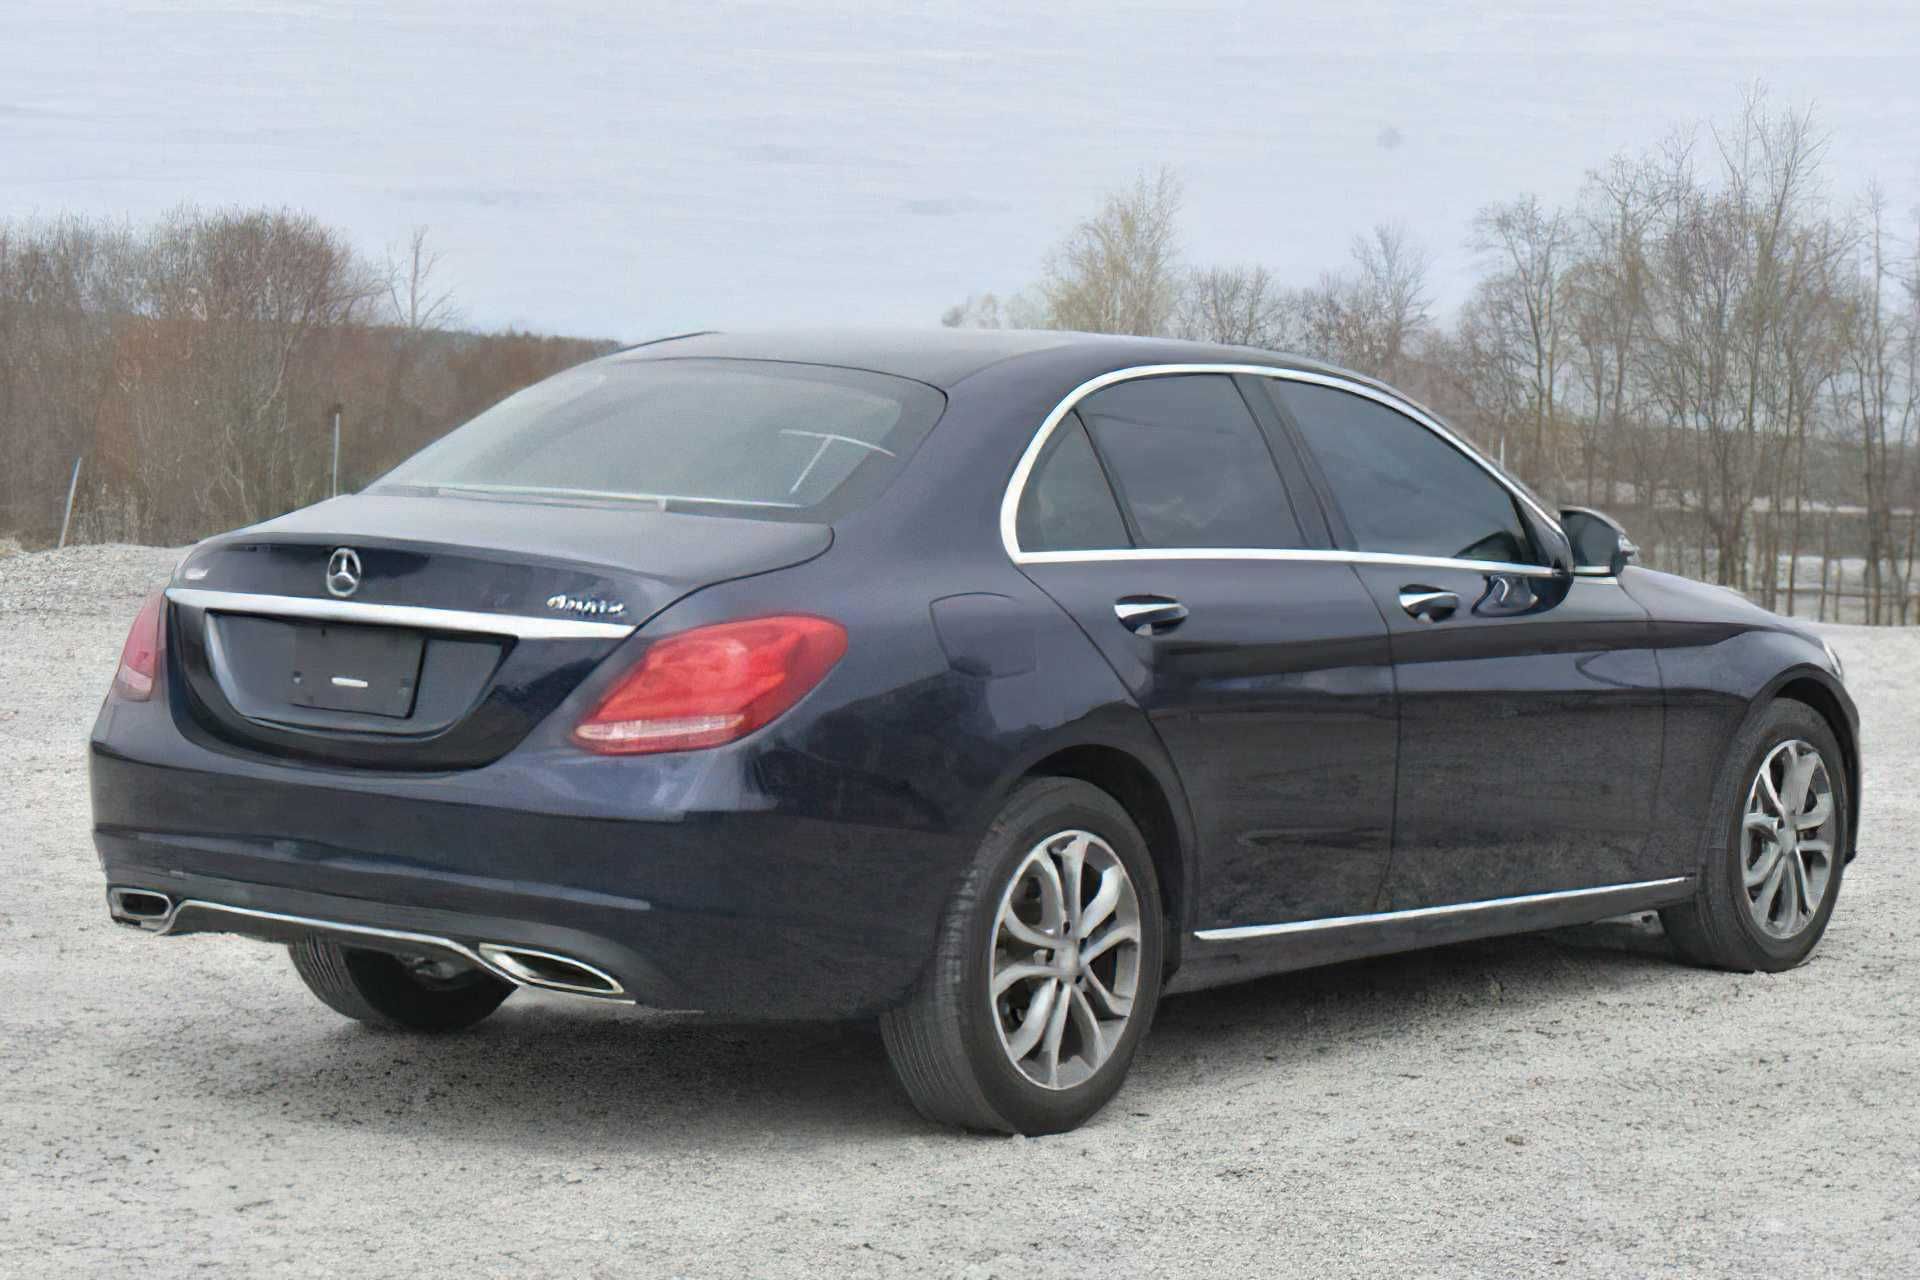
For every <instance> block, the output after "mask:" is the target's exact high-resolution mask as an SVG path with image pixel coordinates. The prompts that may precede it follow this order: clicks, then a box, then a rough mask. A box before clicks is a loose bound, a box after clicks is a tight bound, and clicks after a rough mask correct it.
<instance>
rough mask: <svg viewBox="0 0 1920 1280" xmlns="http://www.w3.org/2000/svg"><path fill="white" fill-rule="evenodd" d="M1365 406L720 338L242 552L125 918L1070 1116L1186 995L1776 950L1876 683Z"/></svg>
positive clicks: (960, 1100)
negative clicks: (1308, 977) (1463, 954)
mask: <svg viewBox="0 0 1920 1280" xmlns="http://www.w3.org/2000/svg"><path fill="white" fill-rule="evenodd" d="M1631 557H1632V547H1631V544H1630V543H1628V542H1627V540H1626V537H1625V535H1624V533H1623V532H1622V531H1621V529H1620V528H1619V526H1617V525H1616V524H1614V523H1613V522H1612V521H1611V520H1610V519H1608V518H1607V517H1605V516H1603V515H1601V514H1599V513H1597V512H1593V511H1588V510H1577V509H1576V510H1564V511H1563V510H1555V509H1553V508H1551V507H1549V506H1548V505H1546V504H1544V503H1543V502H1542V501H1541V500H1540V499H1539V498H1538V497H1536V496H1535V495H1534V494H1532V493H1531V492H1530V491H1529V490H1528V489H1527V488H1525V487H1524V486H1522V485H1521V484H1519V483H1517V482H1516V481H1515V480H1513V479H1512V478H1510V477H1509V476H1508V475H1506V474H1505V473H1504V472H1503V471H1502V469H1501V468H1500V467H1499V466H1497V465H1495V464H1494V463H1493V462H1491V461H1490V460H1489V459H1487V458H1486V457H1484V456H1482V455H1481V454H1480V453H1478V452H1476V451H1475V450H1474V449H1473V448H1472V447H1470V446H1469V445H1468V444H1467V443H1466V442H1465V441H1464V440H1462V439H1461V438H1460V437H1459V436H1458V435H1456V434H1455V433H1454V432H1452V431H1450V430H1449V429H1448V428H1447V427H1446V425H1445V424H1443V423H1442V422H1441V421H1439V420H1438V419H1436V418H1435V417H1434V416H1433V415H1432V414H1430V413H1428V412H1426V411H1424V410H1423V409H1421V408H1420V407H1419V406H1418V405H1417V404H1415V403H1413V402H1412V401H1410V400H1409V399H1407V398H1406V397H1404V396H1402V395H1399V394H1397V393H1396V392H1395V391H1393V390H1392V389H1391V388H1389V387H1386V386H1383V385H1381V384H1380V383H1378V382H1375V381H1371V380H1369V379H1366V378H1363V377H1359V376H1356V375H1354V374H1351V373H1346V372H1343V371H1341V370H1339V369H1335V368H1330V367H1327V366H1324V365H1320V364H1316V363H1312V362H1308V361H1303V360H1296V359H1290V358H1285V357H1281V356H1276V355H1272V354H1269V353H1266V352H1261V351H1252V350H1247V349H1242V348H1226V347H1210V346H1202V345H1196V344H1189V343H1180V342H1171V341H1159V340H1147V339H1128V338H1110V337H1092V336H1086V335H1074V334H1060V333H1009V332H970V333H966V332H954V331H947V332H940V331H936V332H927V333H915V332H903V333H896V334H846V333H842V334H836V333H815V334H786V335H780V334H773V335H757V336H755V335H737V336H729V335H723V334H705V335H693V336H688V337H685V338H680V339H675V340H668V341H663V342H659V343H654V344H650V345H645V346H641V347H638V348H634V349H630V350H627V351H624V352H620V353H617V354H615V355H611V356H608V357H606V358H604V359H600V360H596V361H593V362H591V363H588V364H585V365H583V366H580V367H578V368H575V369H573V370H571V371H569V372H566V373H563V374H560V375H559V376H557V377H554V378H552V379H549V380H548V381H545V382H542V383H540V384H538V385H536V386H534V387H531V388H530V389H528V390H525V391H523V392H521V393H519V394H518V395H515V396H513V397H511V398H509V399H507V400H505V401H503V402H502V403H500V404H499V405H497V406H495V407H494V408H492V409H490V410H488V411H487V412H485V413H483V414H481V415H480V416H479V417H478V418H476V419H474V420H473V421H472V422H470V423H468V424H467V425H466V426H464V427H461V428H459V429H458V430H456V431H454V432H452V433H451V434H449V435H447V436H445V437H444V438H443V439H441V440H440V441H438V442H437V443H435V444H433V445H432V446H430V447H428V448H427V449H425V450H423V451H422V452H421V453H419V454H417V455H416V456H414V457H413V458H412V459H411V460H409V461H407V462H405V463H404V464H402V465H401V466H400V467H398V468H397V469H396V470H394V471H392V472H391V473H390V474H388V475H386V476H385V477H383V478H382V479H380V480H379V481H378V482H377V483H375V484H373V485H371V486H370V487H368V488H367V489H366V490H364V491H363V492H360V493H355V494H352V495H349V496H343V497H338V498H334V499H332V500H329V501H325V502H321V503H319V504H318V505H315V506H312V507H308V508H306V509H304V510H300V511H296V512H294V513H292V514H290V515H285V516H282V517H280V518H278V519H274V520H269V521H267V522H265V523H263V524H259V525H256V526H253V527H251V528H247V529H242V530H239V531H237V532H234V533H230V534H226V535H223V536H220V537H215V538H212V539H209V540H208V541H206V542H203V543H201V544H199V545H198V546H196V547H194V548H192V549H191V551H190V552H189V553H188V554H187V555H186V556H185V557H184V558H183V559H182V560H181V561H180V563H179V566H178V568H177V569H176V570H175V572H174V575H173V578H172V581H171V582H170V583H169V584H168V585H167V587H166V589H165V590H164V592H162V593H160V594H158V595H156V596H155V597H153V598H152V599H151V600H150V601H149V602H148V603H147V604H146V606H145V607H144V608H143V609H142V610H141V611H140V614H139V616H138V618H137V619H136V620H135V622H134V624H133V628H132V631H131V634H130V635H129V636H128V638H127V641H126V646H125V651H124V653H123V655H122V657H121V661H120V666H119V670H118V672H117V674H116V675H115V677H114V680H113V684H112V690H111V692H110V693H109V694H108V696H107V698H106V701H105V703H104V705H103V706H102V707H101V710H100V714H99V719H98V721H97V723H96V725H95V727H94V730H93V735H92V751H91V769H92V795H93V815H94V838H95V843H96V846H97V849H98V853H99V856H100V860H101V862H102V864H103V866H104V868H105V873H106V881H107V898H108V904H109V909H110V912H111V915H112V917H113V919H115V920H117V921H120V922H121V923H123V924H127V925H132V926H135V927H138V928H140V929H144V930H148V931H150V932H153V933H156V934H166V935H182V934H191V933H199V932H210V931H217V932H224V933H235V934H243V935H249V936H253V937H257V938H262V939H266V940H270V941H273V942H277V943H282V944H285V945H286V946H288V947H289V948H290V950H291V952H292V959H293V966H294V968H295V969H296V970H297V972H298V973H299V975H300V977H301V978H303V979H304V980H305V981H306V983H307V985H308V986H309V987H311V988H312V990H313V992H314V994H315V995H317V996H318V997H319V998H320V999H321V1000H322V1001H324V1002H325V1003H326V1004H327V1005H329V1006H331V1007H332V1008H333V1009H335V1010H338V1011H339V1012H340V1013H342V1014H345V1015H346V1016H348V1017H350V1018H356V1019H359V1020H361V1021H363V1022H367V1023H373V1024H380V1025H386V1026H390V1027H400V1028H410V1029H415V1030H420V1031H452V1030H456V1029H459V1028H462V1027H466V1026H468V1025H471V1024H473V1023H474V1022H476V1021H478V1020H479V1019H481V1018H484V1017H486V1016H487V1015H488V1014H489V1013H491V1012H492V1011H493V1010H494V1009H495V1008H496V1007H497V1006H499V1005H500V1003H501V1002H502V1001H503V1000H504V999H505V998H506V997H507V996H509V995H511V994H512V993H513V992H514V991H515V990H516V989H518V988H520V987H535V988H543V989H546V990H551V991H561V992H570V993H574V994H576V995H579V996H582V997H586V998H592V999H599V1000H614V1001H630V1002H637V1003H639V1004H643V1005H647V1006H655V1007H663V1008H672V1009H700V1010H711V1011H716V1012H723V1013H726V1014H731V1015H744V1016H766V1017H778V1018H877V1019H878V1021H879V1024H880V1027H881V1029H882V1032H883V1039H884V1042H885V1045H886V1048H887V1052H888V1053H889V1055H890V1056H891V1059H892V1062H893V1065H894V1067H895V1070H896V1074H897V1075H898V1077H899V1080H900V1082H901V1084H902V1085H903V1087H904V1089H905V1092H906V1094H907V1095H908V1096H909V1097H910V1098H911V1100H912V1101H913V1103H914V1104H915V1105H916V1106H917V1107H918V1108H919V1109H920V1110H921V1111H922V1112H923V1113H924V1114H925V1115H927V1116H928V1117H931V1118H933V1119H936V1120H940V1121H945V1122H950V1123H953V1124H957V1125H963V1126H967V1127H971V1128H976V1129H983V1130H1000V1131H1016V1132H1023V1133H1039V1132H1048V1131H1056V1130H1061V1129H1065V1128H1069V1127H1071V1126H1073V1125H1076V1124H1078V1123H1080V1122H1081V1121H1082V1120H1084V1119H1086V1118H1087V1117H1088V1116H1090V1115H1091V1114H1093V1113H1094V1112H1095V1111H1096V1110H1097V1109H1098V1108H1099V1107H1100V1106H1101V1105H1102V1104H1104V1103H1105V1102H1106V1101H1107V1100H1108V1099H1109V1098H1110V1097H1111V1096H1112V1095H1113V1093H1114V1092H1115V1090H1116V1089H1118V1088H1119V1086H1120V1084H1121V1080H1122V1077H1123V1076H1124V1075H1125V1073H1126V1071H1127V1068H1128V1065H1129V1063H1130V1062H1131V1060H1132V1059H1133V1057H1134V1054H1135V1052H1136V1050H1137V1049H1138V1047H1139V1044H1140V1041H1141V1038H1142V1037H1143V1036H1144V1035H1145V1034H1146V1032H1147V1029H1148V1026H1149V1024H1150V1023H1151V1022H1152V1019H1153V1014H1154V1009H1155V1006H1156V1005H1157V1004H1158V1002H1159V1000H1160V999H1161V998H1162V996H1164V995H1166V994H1168V993H1170V992H1175V991H1181V990H1191V989H1194V988H1199V987H1204V986H1208V985H1211V984H1218V983H1224V982H1233V981H1239V980H1241V979H1247V978H1254V977H1259V976H1262V975H1267V974H1273V973H1277V972H1281V971H1285V970H1290V969H1297V968H1301V967H1305V966H1310V965H1318V964H1325V963H1328V962H1333V961H1340V960H1345V959H1349V958H1353V957H1359V956H1367V955H1373V954H1378V953H1383V952H1390V951H1397V950H1403V949H1408V948H1415V947H1425V946H1430V945H1434V944H1439V943H1446V942H1452V941H1457V940H1461V939H1469V938H1476V937H1482V936H1486V935H1492V934H1502V933H1511V932H1517V931H1524V930H1536V929H1542V928H1548V927H1554V926H1561V925H1568V924H1574V923H1578V922H1583V921H1590V920H1595V919H1599V918H1603V917H1609V916H1614V915H1620V914H1625V913H1629V912H1638V911H1649V910H1658V911H1659V913H1660V915H1661V918H1662V920H1663V921H1664V923H1665V928H1666V932H1667V934H1668V936H1669V937H1670V938H1671V940H1672V945H1673V947H1674V950H1675V951H1676V952H1677V953H1678V955H1679V956H1680V957H1682V958H1684V959H1686V960H1688V961H1692V962H1695V963H1697V964H1702V965H1707V966H1714V967H1720V968H1725V969H1736V970H1751V969H1765V970H1778V969H1785V968H1788V967H1790V966H1792V965H1794V964H1796V963H1798V962H1799V961H1800V960H1802V959H1803V958H1804V957H1805V956H1806V955H1807V953H1808V952H1809V951H1810V950H1811V949H1812V948H1813V946H1814V945H1815V943H1816V942H1817V941H1818V939H1819V938H1820V936H1821V933H1822V931H1823V930H1824V929H1825V928H1826V925H1827V922H1828V919H1829V917H1830V916H1831V914H1832V912H1833V909H1834V903H1835V900H1836V898H1837V896H1838V893H1839V889H1840V883H1841V878H1842V874H1843V872H1844V869H1845V867H1846V864H1847V861H1848V858H1849V857H1850V856H1851V854H1852V851H1853V833H1854V823H1855V819H1856V817H1857V814H1858V804H1859V777H1860V764H1859V747H1858V733H1857V717H1856V713H1855V710H1854V706H1853V703H1852V702H1851V700H1850V699H1849V698H1848V695H1847V692H1846V689H1845V686H1844V683H1843V676H1842V672H1841V667H1840V663H1839V660H1838V659H1837V658H1836V656H1835V655H1834V654H1833V652H1832V651H1831V649H1830V648H1829V647H1828V646H1826V645H1825V644H1824V643H1823V642H1822V641H1821V639H1820V638H1819V637H1818V636H1817V635H1815V634H1812V633H1811V632H1810V631H1809V630H1808V629H1806V628H1804V627H1802V626H1800V625H1798V624H1796V623H1794V622H1791V621H1788V620H1786V619H1783V618H1780V617H1777V616H1775V615H1773V614H1770V613H1767V612H1765V611H1763V610H1761V609H1760V608H1758V607H1756V606H1754V605H1752V604H1749V603H1747V602H1746V601H1745V600H1744V599H1742V598H1740V597H1739V596H1737V595H1735V594H1734V593H1732V592H1730V591H1728V590H1725V589H1722V588H1719V587H1711V586H1706V585H1702V584H1699V583H1695V582H1691V581H1687V580H1685V579H1682V578H1678V577H1674V576H1671V575H1668V574H1665V573H1658V572H1654V571H1651V570H1649V569H1646V568H1642V567H1640V566H1638V565H1635V564H1634V563H1633V562H1632V558H1631Z"/></svg>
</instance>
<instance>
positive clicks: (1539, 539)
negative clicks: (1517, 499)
mask: <svg viewBox="0 0 1920 1280" xmlns="http://www.w3.org/2000/svg"><path fill="white" fill-rule="evenodd" d="M1520 517H1521V519H1523V520H1525V521H1526V522H1527V529H1528V531H1529V532H1531V533H1532V534H1533V544H1534V546H1535V548H1537V549H1538V550H1539V552H1540V554H1541V555H1543V556H1545V557H1546V560H1547V563H1548V564H1549V565H1551V566H1553V571H1554V573H1555V574H1556V575H1558V576H1559V577H1563V578H1567V577H1571V576H1572V575H1573V572H1574V566H1575V565H1577V564H1578V563H1579V561H1578V560H1577V559H1576V558H1575V556H1574V550H1573V546H1572V544H1571V543H1570V542H1569V541H1568V540H1567V537H1566V536H1565V535H1564V534H1563V533H1562V532H1561V531H1560V530H1559V529H1557V528H1555V527H1554V524H1553V521H1551V520H1548V519H1547V518H1546V517H1544V516H1542V515H1541V514H1540V513H1539V512H1537V511H1534V510H1532V509H1531V508H1529V507H1525V506H1522V507H1521V508H1520Z"/></svg>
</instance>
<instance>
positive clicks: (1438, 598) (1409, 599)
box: [1400, 586, 1460, 622]
mask: <svg viewBox="0 0 1920 1280" xmlns="http://www.w3.org/2000/svg"><path fill="white" fill-rule="evenodd" d="M1400 607H1401V608H1402V609H1405V610H1406V611H1407V614H1408V616H1409V617H1412V618H1415V619H1417V620H1418V621H1421V622H1445V621H1446V620H1447V619H1448V618H1451V617H1452V616H1453V612H1454V610H1456V609H1458V608H1459V607H1460V597H1459V596H1457V595H1455V594H1454V593H1453V592H1451V591H1442V590H1440V589H1439V588H1438V587H1421V586H1411V587H1402V588H1400Z"/></svg>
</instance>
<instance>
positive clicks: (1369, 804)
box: [1015, 374, 1395, 928]
mask: <svg viewBox="0 0 1920 1280" xmlns="http://www.w3.org/2000/svg"><path fill="white" fill-rule="evenodd" d="M1275 443H1276V442H1275V441H1274V440H1272V439H1271V438H1270V437H1269V435H1268V433H1267V432H1266V431H1264V430H1263V429H1262V427H1261V426H1260V424H1259V423H1257V422H1256V420H1255V417H1254V415H1253V413H1252V412H1250V410H1249V407H1248V403H1247V401H1246V400H1245V399H1244V398H1243V394H1242V391H1241V389H1240V388H1239V387H1238V386H1237V385H1236V382H1235V380H1234V379H1233V378H1230V377H1228V376H1226V375H1224V374H1180V375H1165V376H1157V377H1150V378H1141V379H1134V380H1129V381H1124V382H1119V383H1116V384H1114V385H1112V386H1109V387H1106V388H1104V389H1102V390H1100V391H1097V392H1095V393H1093V394H1092V395H1090V396H1087V397H1086V398H1084V399H1083V400H1081V401H1080V402H1079V404H1078V406H1077V411H1076V412H1073V413H1069V414H1068V415H1066V416H1065V417H1064V418H1062V419H1061V420H1060V421H1059V423H1058V424H1057V425H1056V427H1055V428H1054V430H1053V431H1052V432H1051V434H1050V435H1049V436H1048V438H1047V439H1046V441H1045V442H1044V445H1043V447H1042V451H1041V453H1040V454H1039V455H1038V458H1037V460H1036V463H1035V466H1034V468H1033V470H1032V472H1031V474H1030V476H1029V478H1028V480H1027V483H1026V485H1025V488H1024V490H1023V492H1022V497H1021V502H1020V505H1019V507H1018V520H1017V549H1016V552H1015V559H1016V560H1017V561H1018V562H1019V563H1020V565H1021V568H1022V569H1023V570H1024V571H1025V572H1026V573H1027V574H1028V575H1029V576H1030V577H1031V578H1032V579H1033V580H1034V581H1035V582H1036V583H1037V584H1038V585H1039V586H1040V587H1041V588H1042V589H1043V590H1045V591H1046V592H1047V593H1048V594H1050V595H1051V596H1052V597H1053V598H1054V599H1055V600H1057V601H1058V602H1059V603H1060V604H1061V605H1062V606H1063V607H1064V608H1066V609H1067V611H1068V612H1070V613H1071V614H1072V615H1073V616H1074V618H1075V619H1076V620H1077V621H1078V622H1079V624H1080V626H1081V628H1082V629H1083V630H1084V631H1085V632H1086V634H1087V635H1088V637H1089V638H1090V639H1092V640H1093V642H1094V643H1095V644H1096V645H1097V646H1099V649H1100V651H1101V652H1102V653H1103V654H1104V655H1105V656H1106V658H1107V660H1108V662H1109V663H1111V664H1112V666H1113V669H1114V670H1115V671H1116V672H1117V673H1118V674H1119V676H1120V678H1121V679H1122V680H1123V681H1124V682H1125V684H1126V685H1127V687H1128V689H1129V690H1130V691H1131V692H1132V693H1133V696H1134V697H1135V698H1136V699H1137V700H1138V701H1139V703H1140V705H1141V706H1142V707H1143V708H1144V709H1145V710H1146V712H1147V714H1148V716H1149V717H1150V718H1151V719H1152V722H1153V724H1154V726H1155V728H1156V729H1157V730H1158V732H1159V734H1160V737H1161V739H1162V741H1163V742H1164V743H1165V744H1166V747H1167V750H1168V753H1169V755H1170V756H1171V757H1172V759H1173V762H1174V764H1175V767H1176V768H1178V769H1179V771H1180V774H1181V778H1182V781H1183V782H1184V783H1185V785H1186V789H1187V795H1188V799H1189V801H1190V803H1191V805H1192V808H1193V819H1194V824H1195V829H1196V832H1197V836H1198V841H1199V846H1200V849H1199V852H1200V859H1201V865H1200V866H1199V868H1198V874H1197V876H1196V883H1197V886H1198V893H1199V900H1198V902H1197V904H1196V908H1197V909H1196V912H1195V924H1196V927H1199V928H1208V927H1214V926H1222V925H1240V924H1265V923H1273V922H1280V921H1289V920H1301V919H1317V918H1320V917H1325V916H1335V915H1348V914H1355V913H1360V912H1365V911H1368V910H1370V909H1372V907H1373V904H1374V902H1375V899H1376V897H1377V895H1378V893H1379V890H1380V886H1381V883H1382V879H1383V876H1384V874H1385V870H1386V866H1387V859H1388V854H1389V849H1390V840H1391V829H1392V806H1393V775H1394V751H1395V731H1394V710H1393V685H1392V675H1391V671H1390V666H1389V652H1388V647H1387V636H1386V628H1385V626H1384V625H1383V624H1382V622H1381V620H1380V614H1379V611H1378V610H1377V609H1376V608H1375V606H1374V604H1373V601H1372V600H1371V598H1370V597H1369V596H1368V594H1367V592H1366V590H1365V589H1364V588H1363V587H1362V585H1361V584H1360V583H1359V581H1358V580H1357V579H1355V577H1354V576H1353V573H1352V570H1351V569H1350V567H1349V566H1347V565H1345V564H1340V563H1327V562H1325V561H1316V560H1314V559H1311V558H1310V557H1311V556H1312V555H1313V554H1315V552H1314V551H1313V548H1314V547H1316V546H1317V545H1319V544H1320V543H1322V542H1323V541H1324V538H1325V525H1324V522H1323V519H1322V517H1321V515H1320V513H1319V509H1318V506H1317V504H1315V503H1314V501H1313V499H1312V497H1311V495H1310V493H1308V492H1306V489H1305V479H1304V474H1303V473H1300V472H1299V471H1298V467H1299V463H1298V461H1297V458H1295V457H1294V456H1293V455H1292V453H1291V452H1290V448H1291V446H1290V445H1287V446H1286V447H1285V448H1283V450H1282V452H1280V453H1279V454H1278V455H1277V456H1276V453H1275V450H1274V447H1273V446H1274V444H1275ZM1282 443H1284V442H1282ZM1283 466H1284V467H1286V468H1287V469H1289V470H1292V471H1293V472H1294V474H1295V484H1294V486H1293V488H1292V489H1291V490H1290V488H1289V486H1288V485H1287V484H1286V483H1285V482H1284V481H1283V479H1282V467H1283Z"/></svg>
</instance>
